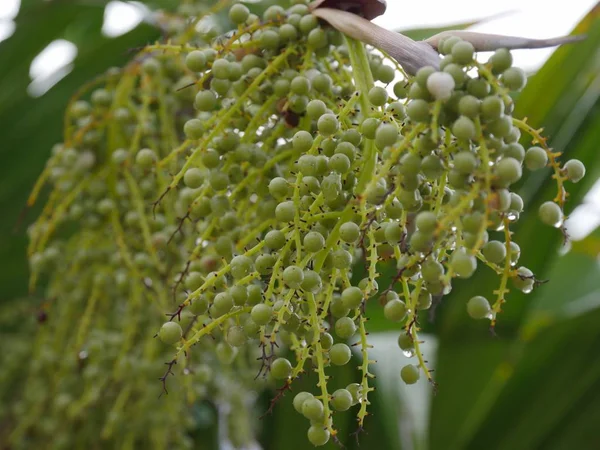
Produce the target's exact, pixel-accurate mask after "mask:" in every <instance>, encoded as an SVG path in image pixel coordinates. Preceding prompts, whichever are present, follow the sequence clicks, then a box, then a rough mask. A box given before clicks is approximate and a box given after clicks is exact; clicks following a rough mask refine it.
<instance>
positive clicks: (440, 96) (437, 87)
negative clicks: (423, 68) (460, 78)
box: [426, 72, 456, 101]
mask: <svg viewBox="0 0 600 450" xmlns="http://www.w3.org/2000/svg"><path fill="white" fill-rule="evenodd" d="M426 86H427V90H428V91H429V93H430V94H431V95H432V97H433V98H434V99H436V100H441V101H446V100H449V99H450V97H451V95H452V92H453V90H454V87H455V86H456V82H455V80H454V78H453V77H452V75H450V74H449V73H446V72H434V73H432V74H431V75H429V77H428V78H427V83H426Z"/></svg>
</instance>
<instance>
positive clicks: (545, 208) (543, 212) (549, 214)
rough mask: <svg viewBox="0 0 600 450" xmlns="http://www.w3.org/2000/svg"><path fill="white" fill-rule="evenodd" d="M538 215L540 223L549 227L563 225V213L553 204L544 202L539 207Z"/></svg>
mask: <svg viewBox="0 0 600 450" xmlns="http://www.w3.org/2000/svg"><path fill="white" fill-rule="evenodd" d="M538 214H539V216H540V219H541V220H542V222H544V223H545V224H546V225H550V226H551V227H559V226H561V225H562V223H563V212H562V209H560V206H558V205H557V204H556V203H554V202H544V203H542V204H541V205H540V208H539V210H538Z"/></svg>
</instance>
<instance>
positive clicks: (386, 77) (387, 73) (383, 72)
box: [373, 64, 396, 84]
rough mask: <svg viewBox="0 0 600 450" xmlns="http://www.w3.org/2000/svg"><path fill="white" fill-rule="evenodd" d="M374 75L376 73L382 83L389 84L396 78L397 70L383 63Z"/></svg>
mask: <svg viewBox="0 0 600 450" xmlns="http://www.w3.org/2000/svg"><path fill="white" fill-rule="evenodd" d="M373 75H375V76H376V77H377V79H378V80H379V81H381V82H382V83H385V84H389V83H391V82H392V81H394V79H395V78H396V71H395V70H394V68H393V67H391V66H388V65H387V64H382V65H380V66H379V67H378V68H377V70H376V71H375V73H374V74H373Z"/></svg>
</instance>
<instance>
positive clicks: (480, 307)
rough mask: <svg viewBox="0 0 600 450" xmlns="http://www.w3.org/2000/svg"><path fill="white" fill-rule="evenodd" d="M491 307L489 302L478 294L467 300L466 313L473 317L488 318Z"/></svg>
mask: <svg viewBox="0 0 600 450" xmlns="http://www.w3.org/2000/svg"><path fill="white" fill-rule="evenodd" d="M491 311H492V308H491V307H490V302H488V300H487V299H486V298H485V297H482V296H480V295H478V296H476V297H473V298H471V299H470V300H469V301H468V302H467V313H469V316H471V317H472V318H473V319H485V318H488V317H489V315H490V313H491Z"/></svg>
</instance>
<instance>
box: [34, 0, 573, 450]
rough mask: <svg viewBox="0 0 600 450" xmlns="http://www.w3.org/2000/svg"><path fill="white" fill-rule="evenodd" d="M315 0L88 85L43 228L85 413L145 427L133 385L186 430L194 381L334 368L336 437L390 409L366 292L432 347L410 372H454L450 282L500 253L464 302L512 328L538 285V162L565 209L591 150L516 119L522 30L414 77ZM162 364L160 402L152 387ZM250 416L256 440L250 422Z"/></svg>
mask: <svg viewBox="0 0 600 450" xmlns="http://www.w3.org/2000/svg"><path fill="white" fill-rule="evenodd" d="M295 3H296V4H294V5H293V6H291V7H290V8H289V9H284V8H283V7H280V6H272V7H270V8H268V9H267V10H266V12H265V13H264V14H263V15H262V17H257V16H256V15H254V14H251V13H250V11H249V10H248V8H247V7H246V6H245V5H243V4H241V3H238V4H234V5H233V6H232V7H231V8H230V9H229V19H230V22H231V23H232V24H233V25H234V29H233V30H232V31H231V32H230V33H228V34H221V31H223V30H220V31H219V30H217V29H216V28H215V27H216V25H214V24H213V25H210V24H209V25H210V26H209V25H207V22H206V18H204V19H198V17H196V22H197V21H198V20H200V23H199V24H197V25H202V24H204V25H206V26H203V27H200V26H196V28H192V29H191V31H190V28H185V29H183V30H182V31H181V32H180V33H179V34H178V35H177V36H175V37H174V38H173V40H172V41H170V42H169V43H164V44H155V45H149V46H147V47H146V48H145V49H144V50H143V51H141V52H140V54H139V55H138V56H137V57H136V58H135V59H134V61H132V62H131V63H130V64H129V65H127V66H126V67H125V68H124V69H122V70H119V71H110V72H109V73H108V74H106V76H104V77H102V78H100V79H99V80H96V81H94V82H92V83H91V84H90V85H89V86H88V87H87V89H86V90H82V92H81V93H80V95H79V96H78V97H77V98H75V99H74V100H73V101H72V102H71V104H70V107H69V109H68V111H67V118H66V129H65V137H64V143H63V144H60V145H57V146H56V147H55V150H54V151H53V154H52V157H51V159H50V161H49V163H48V167H47V169H46V171H45V172H44V175H43V178H42V181H41V183H44V182H50V183H51V184H52V186H53V191H52V193H51V195H50V198H49V200H48V203H47V204H46V208H45V209H44V211H43V212H42V215H41V217H40V218H39V220H38V221H37V222H36V223H35V225H34V226H33V227H32V228H31V231H30V237H31V268H32V272H33V276H32V286H33V287H35V286H37V285H40V282H41V281H42V280H44V283H41V284H44V285H45V286H46V287H45V296H46V298H49V299H53V300H52V302H51V307H50V309H49V319H48V321H47V323H46V324H44V327H45V328H47V329H49V330H51V331H45V329H44V327H41V330H40V336H41V337H40V338H39V341H38V345H39V347H40V350H39V353H38V354H37V356H35V357H34V358H33V364H32V369H31V370H32V373H33V374H34V375H35V376H38V377H40V376H42V374H43V373H46V372H47V371H48V370H50V368H52V367H58V368H59V369H57V370H59V373H60V374H61V376H62V377H63V378H62V379H54V381H53V382H54V383H55V384H54V385H53V386H54V387H53V390H52V392H54V393H55V394H56V395H59V396H61V395H62V396H68V395H69V389H73V386H76V387H77V389H79V390H81V392H83V393H84V394H83V396H84V397H83V398H84V399H85V401H84V402H83V403H81V402H82V400H81V398H80V399H79V400H76V399H70V400H69V401H73V402H75V404H76V405H79V407H78V408H75V409H74V410H73V408H71V409H69V410H68V411H67V412H66V413H65V414H71V416H72V415H76V414H83V412H85V411H88V410H89V408H91V407H92V406H94V405H97V404H98V403H99V402H105V403H109V404H108V406H106V410H105V411H107V412H110V413H111V414H112V415H111V414H107V416H108V417H105V418H104V419H105V420H106V424H105V425H104V426H103V433H104V434H103V438H105V439H113V438H114V439H117V438H115V437H114V436H115V435H117V434H118V433H121V434H124V435H127V433H128V432H129V433H133V434H134V435H133V437H131V439H133V442H141V441H140V439H141V440H143V439H144V438H142V437H140V436H141V434H140V433H141V432H140V433H138V432H137V431H135V430H121V431H119V432H118V431H115V430H118V429H119V427H120V426H121V425H119V418H120V419H121V420H123V421H124V419H123V418H124V417H125V416H124V415H123V414H122V413H123V411H124V406H123V405H124V404H126V403H129V402H133V403H134V404H135V405H137V408H139V411H140V413H141V411H146V410H147V409H146V408H155V409H156V411H157V413H156V414H155V415H157V417H155V418H154V419H152V420H154V422H151V423H152V425H151V427H150V428H152V427H156V428H155V429H154V431H151V432H152V433H159V432H161V430H166V431H165V432H164V436H163V435H161V438H162V439H166V441H168V442H170V441H169V440H173V439H180V440H181V441H182V442H183V441H185V438H183V437H176V436H177V433H175V432H174V431H173V430H174V428H177V427H174V426H173V423H172V422H173V420H172V419H169V418H168V416H169V415H170V414H171V415H172V416H173V417H175V418H176V420H179V421H181V417H183V416H185V415H186V413H185V412H182V411H184V410H185V408H188V407H189V406H188V405H189V404H190V403H191V402H193V401H194V399H198V398H200V399H201V398H208V399H211V400H220V401H227V402H229V403H230V404H235V405H238V404H243V401H242V400H240V396H243V395H242V394H241V392H245V391H247V390H251V389H254V390H256V389H257V383H264V382H265V381H267V382H270V380H275V384H276V385H277V386H278V387H279V388H280V392H285V390H286V389H291V384H292V382H293V381H294V379H296V378H297V377H299V376H300V375H301V374H303V373H307V372H314V373H315V374H316V377H317V379H318V382H317V384H316V386H315V388H314V390H313V392H299V393H297V394H296V395H295V397H294V400H293V404H294V408H295V409H296V410H297V411H298V412H299V413H300V414H302V415H304V416H305V417H306V418H307V419H308V421H309V424H308V425H307V427H308V439H309V441H310V442H311V443H312V444H314V445H317V446H320V445H324V444H325V443H327V442H328V441H329V440H330V439H331V438H335V435H336V428H335V425H334V422H335V420H334V419H335V415H336V414H337V412H339V411H346V410H350V409H352V410H353V411H354V414H356V416H357V420H358V426H359V427H362V426H363V421H364V419H365V417H366V416H367V415H368V409H367V407H368V405H369V399H368V397H369V394H370V393H371V392H372V391H373V386H372V378H373V373H372V367H373V364H374V361H373V360H370V359H369V343H368V336H367V334H368V331H367V330H368V327H367V317H366V307H367V305H368V306H369V308H376V307H382V308H383V311H384V315H385V317H386V318H387V319H388V320H389V321H390V322H392V323H394V324H396V326H397V329H398V345H399V349H398V352H399V357H401V356H400V355H402V353H403V352H404V354H405V355H407V356H410V357H412V358H414V363H413V364H408V365H406V366H405V367H404V368H403V369H402V370H401V373H400V374H399V375H400V377H401V378H402V380H404V382H405V383H407V384H413V383H416V382H417V381H418V380H419V378H420V377H425V378H426V379H428V380H429V381H432V374H431V372H430V370H429V369H428V367H427V365H426V361H425V359H424V357H423V354H422V351H421V348H420V344H422V341H420V339H419V335H418V332H419V320H420V319H419V317H420V315H419V312H421V311H423V310H427V309H429V308H430V306H431V305H432V298H439V297H441V296H443V295H445V294H448V293H449V292H450V290H451V288H452V281H453V279H454V278H469V277H471V276H473V274H474V273H475V271H476V270H477V267H478V266H480V267H481V266H486V267H487V270H491V271H493V272H495V273H497V275H498V279H499V285H500V287H499V289H498V290H497V291H495V292H496V297H495V298H494V299H487V298H485V297H483V296H476V297H473V298H471V299H465V302H466V313H468V314H469V315H470V316H471V317H473V318H474V319H488V320H490V321H491V322H492V325H493V324H494V323H495V320H496V315H497V313H499V312H500V311H501V307H502V304H503V303H504V302H505V300H506V298H505V297H506V295H507V293H508V292H509V288H510V287H511V286H512V287H513V288H514V289H517V290H520V291H523V292H530V291H531V290H532V288H533V287H534V286H535V284H536V279H535V277H534V275H533V273H532V272H531V271H530V270H529V269H528V268H526V267H522V266H519V257H520V248H519V245H518V244H517V243H516V242H514V241H513V240H512V239H511V232H510V227H511V226H512V225H513V224H514V223H515V222H516V221H518V220H519V215H520V214H521V213H522V211H523V206H524V205H523V200H522V198H521V197H520V196H519V195H518V194H516V193H515V192H512V191H511V188H512V187H513V185H514V184H515V183H517V182H518V181H519V180H520V179H521V177H522V176H523V169H526V170H529V171H535V170H542V169H545V168H549V170H552V171H553V172H554V176H555V178H556V180H557V184H558V190H559V193H558V195H557V197H556V199H555V200H554V201H548V202H546V203H543V204H542V206H541V207H540V209H539V216H540V218H541V220H542V222H544V223H546V224H548V225H551V226H554V227H557V228H561V227H562V226H563V222H564V213H563V206H564V201H565V199H566V193H565V190H564V184H565V182H567V181H570V182H577V181H579V180H580V179H581V178H582V177H583V175H584V172H585V169H584V166H583V165H582V164H581V162H579V161H577V160H571V161H567V162H566V163H564V164H562V165H560V163H559V161H558V159H557V157H558V155H557V154H555V153H553V152H552V151H551V149H549V148H548V147H547V145H546V141H545V139H544V138H543V137H541V136H540V135H539V134H538V131H537V130H535V129H532V128H530V126H529V125H528V124H527V123H526V122H525V121H523V120H518V119H515V118H513V117H512V115H511V113H512V111H513V108H514V103H513V100H512V99H511V96H510V93H511V92H516V91H519V90H521V89H522V88H523V87H524V86H525V84H526V75H525V73H524V72H523V71H522V70H520V69H518V68H516V67H513V66H512V57H511V54H510V52H509V51H507V50H504V49H501V50H498V51H496V52H495V53H494V54H493V55H492V56H491V57H490V58H489V60H488V61H487V62H485V63H484V62H479V61H477V60H476V59H475V56H476V55H475V54H474V48H473V46H472V45H471V44H470V43H469V42H466V41H462V40H460V39H458V38H456V37H450V38H448V39H446V40H445V41H444V42H443V43H442V44H441V45H440V47H439V48H440V50H441V54H442V55H443V58H442V60H441V61H442V62H441V67H440V70H439V71H436V70H434V69H433V68H431V67H423V68H422V69H420V70H419V71H418V73H417V74H416V76H414V77H408V76H406V75H405V74H403V72H402V70H401V68H400V67H399V66H398V64H397V63H396V62H395V61H393V60H391V59H389V58H388V57H386V55H384V54H382V53H381V52H379V51H378V50H376V49H372V48H368V47H365V46H363V45H362V44H360V43H357V42H356V41H352V40H350V39H346V38H345V37H344V36H342V35H341V34H340V33H338V32H337V31H335V30H333V29H331V28H329V27H327V26H326V25H325V24H323V23H320V22H319V21H318V20H317V18H315V17H314V16H313V15H311V14H310V12H309V9H308V7H307V5H306V4H304V2H295ZM187 10H190V13H191V14H192V15H197V11H196V10H194V9H193V8H192V7H191V6H190V5H186V11H187ZM196 22H195V23H196ZM198 30H202V31H201V32H198ZM217 32H218V34H219V36H218V38H216V39H213V38H215V37H217V36H215V34H216V33H217ZM207 42H208V43H207ZM365 69H366V70H365ZM521 133H524V134H528V135H530V136H531V138H532V139H533V142H534V143H535V145H534V146H531V147H529V148H524V147H523V146H522V145H521V144H519V139H520V137H521ZM488 233H489V234H488ZM491 236H494V237H493V238H492V237H491ZM382 262H383V263H384V264H385V265H386V266H385V267H392V268H393V272H394V273H395V274H396V275H395V277H394V278H393V281H392V283H391V284H389V285H380V284H378V277H379V275H380V269H381V268H382V267H384V266H382V265H381V264H380V263H382ZM357 274H360V276H357ZM165 314H166V322H165ZM163 322H164V323H163ZM155 333H157V334H158V338H160V341H162V343H161V342H160V341H159V340H158V339H153V335H154V334H155ZM165 344H167V345H165ZM353 350H354V351H353ZM42 353H44V354H46V356H43V355H42ZM48 354H50V355H53V356H54V357H53V358H52V357H48V356H47V355H48ZM58 355H61V357H60V358H58ZM71 355H77V358H73V361H70V359H71ZM63 360H69V361H70V362H66V361H63ZM165 362H167V366H166V367H167V369H166V373H164V371H165V366H164V364H163V363H165ZM346 364H351V365H354V366H357V367H358V369H359V373H360V375H359V376H358V378H357V380H356V382H355V383H352V384H350V385H348V386H346V387H342V388H339V389H337V390H335V391H333V392H332V390H331V389H330V388H329V384H328V379H329V376H328V373H329V371H330V370H331V366H343V365H346ZM90 368H93V370H92V369H90ZM45 371H46V372H45ZM78 371H79V372H78ZM157 371H161V372H160V373H161V375H162V377H161V379H162V380H163V382H164V383H165V387H167V386H168V387H169V395H168V396H163V397H161V399H156V398H155V397H156V396H157V389H151V388H149V387H148V385H147V384H144V383H145V382H146V380H149V379H151V382H152V383H156V376H155V375H156V374H157ZM78 373H83V374H84V381H81V377H79V375H78ZM175 373H177V374H181V376H182V377H183V378H182V379H181V380H180V383H174V382H171V383H170V384H169V385H167V377H168V375H170V374H175ZM257 373H259V374H261V375H262V376H261V377H258V380H257V381H254V378H255V376H256V374H257ZM73 374H75V375H73ZM102 377H104V378H105V380H104V381H99V380H100V379H101V378H102ZM178 378H179V377H177V378H176V379H175V380H177V379H178ZM263 378H265V380H263ZM85 380H89V383H90V386H92V387H93V386H96V387H98V386H105V388H102V389H100V390H99V392H98V389H96V390H93V391H90V389H91V388H89V387H88V385H87V384H86V383H87V381H85ZM149 382H150V381H149ZM98 383H104V384H100V385H99V384H98ZM171 384H173V388H172V387H171ZM138 385H141V386H142V387H143V389H141V390H138ZM63 388H64V389H63ZM103 389H108V392H109V393H108V394H103ZM61 392H62V394H61ZM134 394H135V395H134ZM70 395H75V394H74V393H73V392H71V394H70ZM104 395H105V397H104ZM172 397H175V398H176V403H173V402H170V401H169V398H172ZM223 399H225V400H223ZM63 400H64V403H66V404H68V403H69V401H67V400H65V399H63ZM49 401H50V400H49ZM56 401H57V400H56V398H55V400H54V402H56ZM157 405H158V406H157ZM160 405H163V406H160ZM164 405H171V406H169V408H170V409H168V408H166V407H165V406H164ZM59 406H60V405H59ZM63 406H64V405H63ZM51 407H52V408H55V407H56V405H54V406H51ZM67 409H68V408H67ZM243 410H244V408H243V407H238V408H231V411H230V415H231V416H230V418H229V420H230V421H233V420H234V418H232V417H234V416H235V415H236V414H241V412H240V411H243ZM69 411H70V412H69ZM169 411H171V412H169ZM158 412H160V414H158ZM71 416H69V417H71ZM127 417H130V415H127ZM70 420H75V419H74V418H73V417H71V419H70ZM140 420H141V419H140ZM148 420H150V419H148ZM156 421H158V422H161V425H156V423H155V422H156ZM250 422H251V421H250ZM250 422H249V423H250ZM34 426H35V423H30V424H29V425H28V427H29V428H27V427H25V428H24V430H28V429H29V430H30V429H31V427H34ZM147 426H148V423H146V424H145V426H143V427H142V428H143V430H144V432H146V431H147V429H148V428H147ZM177 426H179V427H181V426H182V425H181V424H180V423H179V424H178V425H177ZM233 428H235V427H232V429H233ZM238 428H239V429H243V427H238ZM236 429H237V428H236ZM246 431H247V430H246ZM38 432H39V433H42V435H43V432H41V431H38ZM136 433H138V434H136ZM235 433H238V435H239V433H242V435H239V436H237V437H232V440H233V441H234V443H235V444H236V445H241V444H240V442H243V441H244V440H247V439H250V438H249V437H248V436H249V435H251V431H250V432H247V433H246V434H243V433H245V431H244V432H242V431H239V430H238V431H232V434H233V435H235ZM121 438H122V437H120V438H119V439H121ZM123 439H124V438H123ZM161 442H162V441H161ZM181 445H183V444H181Z"/></svg>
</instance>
